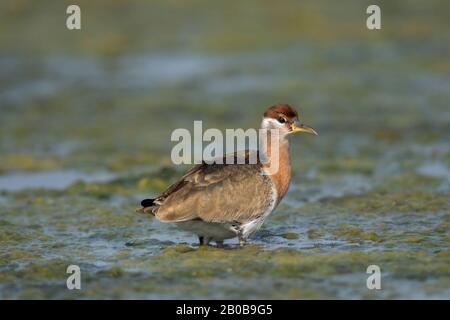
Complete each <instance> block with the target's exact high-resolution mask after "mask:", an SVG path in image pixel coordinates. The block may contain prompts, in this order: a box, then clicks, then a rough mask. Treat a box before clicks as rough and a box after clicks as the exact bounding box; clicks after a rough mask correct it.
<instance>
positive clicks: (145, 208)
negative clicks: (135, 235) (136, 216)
mask: <svg viewBox="0 0 450 320" xmlns="http://www.w3.org/2000/svg"><path fill="white" fill-rule="evenodd" d="M155 205H156V204H155V199H144V200H142V201H141V207H140V208H137V209H136V212H140V213H150V214H153V208H154V206H155Z"/></svg>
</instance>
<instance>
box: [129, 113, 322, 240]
mask: <svg viewBox="0 0 450 320" xmlns="http://www.w3.org/2000/svg"><path fill="white" fill-rule="evenodd" d="M297 117H298V114H297V111H295V109H293V108H292V107H290V106H289V105H287V104H278V105H275V106H272V107H270V108H269V109H268V110H267V111H266V112H265V113H264V118H263V122H262V127H263V128H265V129H277V130H279V132H280V143H279V146H278V149H277V150H272V148H271V145H270V143H266V149H265V150H266V151H265V152H266V153H267V154H268V155H271V154H277V155H278V156H279V169H278V170H277V171H276V172H273V173H270V174H268V173H267V170H266V169H267V167H268V166H269V165H270V162H269V163H261V161H259V154H257V157H256V158H257V159H258V162H257V163H256V164H249V157H250V155H251V153H252V152H255V151H244V152H238V153H235V154H233V155H231V156H232V157H235V158H236V157H244V158H245V164H226V161H223V163H224V164H217V163H213V164H207V163H205V162H203V163H202V164H199V165H195V166H194V167H192V168H191V169H190V170H189V171H188V172H187V173H186V174H185V175H184V176H183V177H182V178H181V179H180V180H178V181H177V182H175V183H174V184H172V185H171V186H170V187H169V188H167V190H166V191H164V192H163V193H162V194H161V195H160V196H159V197H157V198H156V199H152V200H144V201H143V207H142V208H140V209H138V210H137V211H138V212H143V213H151V214H153V215H154V216H155V217H156V218H157V219H158V220H160V221H162V222H171V223H175V224H177V225H178V226H180V227H181V228H183V229H186V230H190V231H192V232H194V233H197V234H198V236H199V238H200V243H208V242H209V241H210V240H214V241H216V242H217V243H218V244H221V243H222V241H223V240H224V239H228V238H232V237H236V236H237V237H239V239H240V242H241V243H245V241H246V239H247V237H248V236H249V235H250V234H251V233H253V232H254V231H256V230H257V229H258V228H259V227H260V226H261V225H262V223H263V222H264V219H265V218H266V217H267V215H268V214H269V213H270V212H271V211H273V209H274V208H275V207H276V206H277V204H278V203H279V202H280V201H281V199H282V198H283V196H284V195H285V194H286V192H287V190H288V187H289V183H290V178H291V166H290V160H289V143H288V140H287V139H286V136H287V135H288V134H289V133H292V132H297V131H305V132H310V133H315V131H314V130H313V129H311V128H309V127H307V126H303V125H300V124H299V123H298V119H297ZM308 130H309V131H308ZM260 152H262V151H260ZM254 155H255V154H253V156H254ZM227 156H230V155H227ZM225 157H226V156H225ZM234 163H236V162H234Z"/></svg>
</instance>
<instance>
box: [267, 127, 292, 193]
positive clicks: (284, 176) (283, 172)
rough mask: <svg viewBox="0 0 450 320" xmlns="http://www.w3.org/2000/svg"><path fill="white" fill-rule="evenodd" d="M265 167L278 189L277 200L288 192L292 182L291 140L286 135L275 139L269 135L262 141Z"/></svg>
mask: <svg viewBox="0 0 450 320" xmlns="http://www.w3.org/2000/svg"><path fill="white" fill-rule="evenodd" d="M262 143H263V145H262V152H263V158H264V159H265V161H264V163H263V165H262V166H263V169H264V170H265V172H266V174H267V175H268V176H269V177H270V179H271V180H272V182H273V184H274V186H275V188H276V190H277V198H278V199H277V201H278V202H279V201H281V199H282V198H283V197H284V195H285V194H286V192H287V190H288V188H289V184H290V182H291V161H290V156H289V141H288V140H287V139H285V138H284V137H280V138H279V139H277V140H274V139H272V138H271V137H270V135H267V137H266V138H265V139H263V141H262Z"/></svg>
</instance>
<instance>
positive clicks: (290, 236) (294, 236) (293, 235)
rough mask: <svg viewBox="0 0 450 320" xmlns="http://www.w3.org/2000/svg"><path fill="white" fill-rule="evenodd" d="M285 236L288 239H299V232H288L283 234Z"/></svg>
mask: <svg viewBox="0 0 450 320" xmlns="http://www.w3.org/2000/svg"><path fill="white" fill-rule="evenodd" d="M282 237H283V238H285V239H287V240H297V239H298V238H299V235H298V233H296V232H287V233H284V234H283V235H282Z"/></svg>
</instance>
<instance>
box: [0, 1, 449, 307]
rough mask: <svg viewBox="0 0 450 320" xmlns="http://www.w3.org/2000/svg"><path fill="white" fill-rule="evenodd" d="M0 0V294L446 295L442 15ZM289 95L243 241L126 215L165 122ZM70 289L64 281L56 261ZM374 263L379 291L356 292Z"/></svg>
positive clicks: (157, 166)
mask: <svg viewBox="0 0 450 320" xmlns="http://www.w3.org/2000/svg"><path fill="white" fill-rule="evenodd" d="M282 2H283V4H279V3H277V4H275V2H273V1H256V0H255V1H253V0H252V1H245V2H230V1H223V2H221V1H214V2H212V1H207V0H202V1H152V2H151V3H145V2H142V1H120V2H119V1H112V2H108V3H106V2H96V3H95V4H94V3H91V2H89V1H78V3H79V5H80V7H81V10H82V30H80V31H68V30H67V29H66V28H65V18H66V15H65V8H66V6H67V5H68V4H69V3H64V2H60V1H39V2H36V1H31V0H30V1H25V0H22V1H2V3H1V4H0V48H1V52H0V112H1V113H0V114H1V115H0V299H22V298H31V299H39V298H50V299H60V298H68V299H89V298H101V299H104V298H106V299H109V298H124V299H135V298H152V299H153V298H155V299H156V298H159V299H161V298H162V299H168V298H192V299H196V298H280V299H286V298H294V299H302V298H306V299H314V298H326V299H335V298H346V299H347V298H348V299H362V298H364V299H365V298H367V299H380V298H388V299H401V298H404V299H412V298H438V299H449V298H450V232H449V230H450V32H449V31H450V17H449V13H450V6H449V3H448V2H447V1H427V2H426V3H425V2H423V1H389V2H388V1H382V2H380V6H381V8H382V19H383V20H382V23H383V25H382V29H381V30H379V31H369V30H367V28H366V27H365V19H366V14H365V9H366V6H367V5H368V4H366V3H364V2H361V1H344V2H339V4H337V3H336V2H334V1H322V2H320V3H319V2H316V1H304V2H300V1H282ZM277 102H287V103H290V104H292V105H294V106H296V107H297V108H298V109H299V111H300V114H301V117H302V118H303V120H304V122H305V123H307V124H310V125H312V126H313V127H314V128H315V129H316V130H317V131H318V132H319V136H318V137H312V136H297V137H293V139H292V147H291V149H292V150H291V153H292V162H293V171H294V177H293V181H292V185H291V188H290V191H289V193H288V194H287V196H286V198H285V199H284V200H283V202H282V203H281V204H280V206H279V207H278V208H277V210H276V211H275V212H274V213H273V214H272V215H271V217H270V218H269V219H268V220H267V221H266V223H265V225H264V226H263V228H262V230H260V231H259V232H258V233H257V234H255V235H254V237H253V238H252V239H251V244H250V245H249V246H247V247H244V248H239V247H238V246H236V242H237V241H235V240H230V241H228V246H227V247H226V248H225V249H219V248H215V247H202V248H198V247H197V245H196V243H197V239H196V237H195V236H193V235H191V234H189V233H185V232H184V231H181V230H178V229H176V228H175V227H172V226H170V225H166V224H162V223H160V222H158V221H156V220H155V219H152V218H151V217H149V216H143V215H137V214H136V213H134V209H135V208H136V207H137V206H138V204H139V201H140V200H141V199H143V197H149V196H153V195H156V194H157V193H158V192H161V191H162V190H164V188H165V187H167V186H168V185H169V184H170V183H171V182H173V181H175V180H176V179H177V178H178V177H179V176H180V175H181V174H182V173H183V172H184V171H185V170H186V169H187V167H184V166H174V165H173V164H172V163H171V160H170V151H171V148H172V146H173V145H174V144H173V143H172V142H171V141H170V134H171V132H172V131H173V130H174V129H176V128H179V127H184V128H188V129H192V128H193V121H194V120H203V126H204V128H213V127H214V128H220V129H224V128H250V127H257V126H258V125H259V121H260V118H261V115H262V112H263V111H264V110H265V108H266V107H267V106H269V105H271V104H274V103H277ZM72 264H75V265H78V266H80V269H81V290H72V291H71V290H68V289H67V287H66V279H67V277H68V276H69V274H67V273H66V269H67V267H68V266H69V265H72ZM369 265H377V266H379V267H380V269H381V290H369V289H368V288H367V286H366V280H367V278H368V276H369V274H367V273H366V270H367V267H368V266H369Z"/></svg>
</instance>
